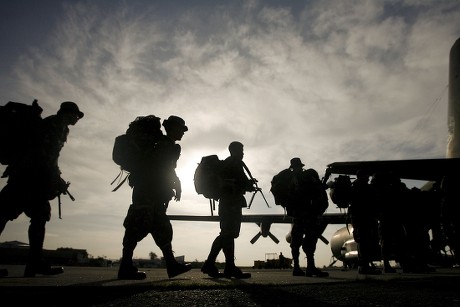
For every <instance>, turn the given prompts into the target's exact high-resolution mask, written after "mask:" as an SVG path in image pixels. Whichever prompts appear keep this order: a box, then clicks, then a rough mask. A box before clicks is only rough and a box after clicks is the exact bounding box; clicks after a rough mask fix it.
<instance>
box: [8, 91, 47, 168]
mask: <svg viewBox="0 0 460 307" xmlns="http://www.w3.org/2000/svg"><path fill="white" fill-rule="evenodd" d="M42 111H43V109H42V108H41V107H40V106H39V105H38V102H37V100H34V101H33V102H32V104H31V105H27V104H24V103H20V102H13V101H10V102H8V103H7V104H6V105H4V106H0V163H1V164H3V165H10V164H11V163H13V162H14V161H16V159H17V158H19V157H21V156H22V155H23V154H24V153H26V152H27V151H28V150H30V147H31V146H32V145H33V144H34V141H35V138H34V137H35V135H36V132H37V130H38V129H39V126H40V123H41V121H42V117H41V114H42Z"/></svg>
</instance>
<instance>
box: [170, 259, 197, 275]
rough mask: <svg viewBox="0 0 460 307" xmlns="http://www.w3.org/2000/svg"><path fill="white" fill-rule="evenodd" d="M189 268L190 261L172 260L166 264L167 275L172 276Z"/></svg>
mask: <svg viewBox="0 0 460 307" xmlns="http://www.w3.org/2000/svg"><path fill="white" fill-rule="evenodd" d="M191 269H192V265H191V264H190V263H179V262H172V263H171V264H168V265H167V268H166V271H167V273H168V277H169V278H173V277H176V276H177V275H180V274H182V273H185V272H188V271H190V270H191Z"/></svg>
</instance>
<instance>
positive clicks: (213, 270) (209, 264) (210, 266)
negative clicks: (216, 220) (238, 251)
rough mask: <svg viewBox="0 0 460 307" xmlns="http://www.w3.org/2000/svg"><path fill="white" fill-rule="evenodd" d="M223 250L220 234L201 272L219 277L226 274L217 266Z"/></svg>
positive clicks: (213, 243)
mask: <svg viewBox="0 0 460 307" xmlns="http://www.w3.org/2000/svg"><path fill="white" fill-rule="evenodd" d="M221 250H222V237H221V235H218V236H217V237H216V238H215V239H214V241H213V242H212V246H211V251H210V252H209V255H208V258H207V259H206V261H205V262H204V264H203V266H202V267H201V272H203V273H204V274H208V275H209V276H210V277H213V278H219V277H223V276H224V275H223V274H222V273H221V272H219V269H218V268H217V266H216V259H217V256H218V255H219V253H220V251H221Z"/></svg>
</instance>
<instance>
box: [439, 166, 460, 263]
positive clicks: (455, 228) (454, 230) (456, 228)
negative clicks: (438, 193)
mask: <svg viewBox="0 0 460 307" xmlns="http://www.w3.org/2000/svg"><path fill="white" fill-rule="evenodd" d="M459 187H460V178H459V177H458V174H453V173H452V174H449V175H447V176H445V177H444V178H443V180H442V182H441V189H442V191H443V192H444V200H443V202H442V209H441V218H442V223H443V230H444V232H445V235H446V238H447V244H448V245H449V247H450V249H451V251H452V252H453V255H454V257H455V261H456V263H457V264H460V205H459V204H460V193H459V192H458V189H459Z"/></svg>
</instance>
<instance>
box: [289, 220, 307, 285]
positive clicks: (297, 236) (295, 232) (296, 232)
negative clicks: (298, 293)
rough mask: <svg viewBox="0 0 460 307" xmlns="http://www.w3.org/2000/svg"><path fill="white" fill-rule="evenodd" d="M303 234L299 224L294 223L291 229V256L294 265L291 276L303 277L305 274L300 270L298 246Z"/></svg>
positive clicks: (300, 243)
mask: <svg viewBox="0 0 460 307" xmlns="http://www.w3.org/2000/svg"><path fill="white" fill-rule="evenodd" d="M302 238H303V232H302V227H301V225H300V223H298V222H294V224H293V225H292V229H291V244H290V247H291V255H292V261H293V263H294V268H293V271H292V275H293V276H305V272H304V271H303V270H302V269H301V268H300V262H299V261H300V260H299V257H300V246H301V245H302Z"/></svg>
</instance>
